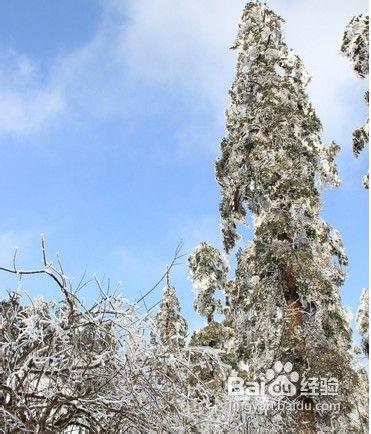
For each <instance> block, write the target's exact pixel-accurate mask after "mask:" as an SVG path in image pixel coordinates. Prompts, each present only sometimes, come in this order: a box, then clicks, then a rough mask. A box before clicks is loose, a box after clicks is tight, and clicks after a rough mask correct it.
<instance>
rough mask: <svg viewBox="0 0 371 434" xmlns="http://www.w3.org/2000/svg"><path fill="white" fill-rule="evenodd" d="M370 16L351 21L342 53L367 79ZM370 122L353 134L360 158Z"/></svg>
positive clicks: (358, 72)
mask: <svg viewBox="0 0 371 434" xmlns="http://www.w3.org/2000/svg"><path fill="white" fill-rule="evenodd" d="M368 51H369V16H368V15H367V14H361V15H358V16H355V17H353V18H352V19H351V21H350V23H349V24H348V25H347V27H346V29H345V32H344V35H343V40H342V45H341V52H342V53H343V54H344V55H345V56H347V57H348V58H349V60H350V62H351V65H352V68H353V71H354V72H355V74H356V75H357V76H358V77H360V78H366V77H367V76H368V72H369V53H368ZM364 99H365V101H366V103H367V104H368V103H369V93H368V91H367V92H366V93H365V97H364ZM368 129H369V121H368V118H367V119H366V122H365V123H364V124H363V125H362V126H361V127H359V128H357V129H356V130H355V131H354V132H353V153H354V155H355V156H356V157H358V156H359V154H360V152H361V151H362V149H363V148H364V147H365V145H366V144H367V143H368V141H369V131H368ZM363 184H364V186H365V188H368V184H369V175H368V174H367V175H366V176H365V177H364V178H363Z"/></svg>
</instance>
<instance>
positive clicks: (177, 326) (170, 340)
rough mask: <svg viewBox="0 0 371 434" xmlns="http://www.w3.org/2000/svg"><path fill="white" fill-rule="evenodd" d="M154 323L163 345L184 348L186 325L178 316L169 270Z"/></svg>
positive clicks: (176, 301) (177, 306) (178, 311)
mask: <svg viewBox="0 0 371 434" xmlns="http://www.w3.org/2000/svg"><path fill="white" fill-rule="evenodd" d="M155 323H156V325H157V328H158V330H159V333H160V336H159V337H160V339H161V342H162V343H163V344H164V345H166V346H168V347H169V348H174V349H179V348H183V347H184V345H185V341H184V339H185V336H186V334H187V323H186V321H185V319H184V318H183V317H182V316H181V315H180V303H179V300H178V297H177V295H176V290H175V288H174V286H172V285H171V284H170V275H169V270H168V271H167V274H166V286H165V287H164V289H163V292H162V301H161V304H160V310H159V312H158V313H157V315H156V316H155Z"/></svg>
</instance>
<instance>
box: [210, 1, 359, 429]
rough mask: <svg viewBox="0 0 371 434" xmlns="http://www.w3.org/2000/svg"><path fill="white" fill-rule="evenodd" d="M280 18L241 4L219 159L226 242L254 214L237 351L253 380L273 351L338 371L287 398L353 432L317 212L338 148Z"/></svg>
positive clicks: (325, 237) (344, 346)
mask: <svg viewBox="0 0 371 434" xmlns="http://www.w3.org/2000/svg"><path fill="white" fill-rule="evenodd" d="M282 23H283V20H282V19H281V18H280V17H279V16H277V15H276V14H275V13H274V12H273V11H271V10H270V9H269V8H268V6H267V5H266V4H265V3H263V2H260V1H251V2H249V3H248V4H247V5H246V7H245V9H244V11H243V15H242V18H241V22H240V24H239V27H238V34H237V38H236V42H235V44H234V46H233V48H234V49H235V50H236V51H237V55H238V58H237V65H236V78H235V80H234V82H233V84H232V88H231V90H230V96H231V104H230V106H229V108H228V109H227V112H226V117H227V124H226V128H227V136H226V138H225V139H224V140H223V141H222V143H221V151H222V154H221V156H220V158H219V159H218V161H217V163H216V177H217V180H218V182H219V184H220V186H221V190H222V201H221V205H220V212H221V217H222V235H223V239H224V245H225V248H226V250H227V251H230V250H231V249H232V248H233V247H234V246H235V244H236V242H237V240H238V238H239V235H238V234H237V225H236V223H238V222H240V223H242V224H245V223H246V214H247V213H248V212H250V213H251V214H252V216H253V223H254V238H253V240H252V242H251V243H250V244H249V245H248V246H247V247H246V248H244V249H240V250H239V251H238V253H237V263H238V265H237V271H236V279H235V282H234V284H233V285H232V287H231V288H232V289H231V292H230V304H231V307H232V309H231V313H232V314H233V324H232V325H233V327H234V329H235V334H236V354H237V358H238V360H239V361H240V366H241V367H243V368H245V369H246V370H247V375H248V376H249V377H250V378H251V379H252V380H254V381H255V379H256V378H258V375H259V374H260V373H261V372H264V371H266V370H267V369H269V368H271V367H272V365H273V364H274V362H275V361H277V360H278V361H282V362H288V361H289V362H291V363H292V365H293V366H294V367H295V370H296V371H298V372H299V374H300V375H301V376H302V377H307V378H308V377H328V376H333V377H336V378H338V380H339V382H340V393H339V394H338V395H337V396H331V397H323V396H313V397H303V396H299V394H298V395H296V396H294V399H297V400H299V401H302V402H303V403H304V404H310V405H308V407H310V409H309V410H305V409H304V410H298V411H297V415H296V422H297V424H298V427H299V428H298V429H309V430H311V431H310V432H315V431H318V430H319V431H321V430H325V431H326V430H329V429H335V430H336V428H335V427H338V428H337V429H339V430H340V427H341V429H346V430H348V432H350V431H352V430H353V429H355V430H362V423H363V418H364V417H366V415H367V411H364V412H363V413H362V402H360V401H361V397H360V393H359V390H360V389H358V386H360V385H361V384H364V377H363V374H362V373H360V372H359V370H356V369H354V368H353V358H352V355H351V353H350V349H351V332H350V328H349V324H348V321H347V316H346V314H345V312H344V310H343V308H342V306H341V303H340V297H339V286H340V285H341V284H342V283H343V280H344V271H343V266H344V265H346V262H347V258H346V256H345V253H344V250H343V245H342V241H341V238H340V235H339V233H338V232H337V231H336V230H334V229H333V228H331V227H330V226H329V225H328V224H327V223H326V222H324V221H323V220H322V219H321V217H320V208H321V201H320V187H321V186H323V185H325V184H329V185H331V186H336V185H338V184H339V178H338V174H337V170H336V167H335V164H334V157H335V155H336V152H337V151H338V146H337V145H336V144H335V143H331V144H330V145H328V146H326V145H325V144H323V143H322V141H321V138H320V134H321V123H320V121H319V119H318V118H317V116H316V114H315V112H314V109H313V107H312V105H311V103H310V101H309V98H308V95H307V91H306V86H307V84H308V82H309V76H308V74H307V72H306V70H305V68H304V66H303V64H302V62H301V60H300V58H299V57H298V56H296V55H295V54H294V53H293V51H292V50H290V49H289V48H288V47H287V46H286V44H285V41H284V37H283V33H282ZM318 402H332V403H335V402H339V403H340V404H341V407H342V409H343V411H342V414H341V415H338V414H331V413H320V412H316V411H315V410H314V408H315V404H317V403H318Z"/></svg>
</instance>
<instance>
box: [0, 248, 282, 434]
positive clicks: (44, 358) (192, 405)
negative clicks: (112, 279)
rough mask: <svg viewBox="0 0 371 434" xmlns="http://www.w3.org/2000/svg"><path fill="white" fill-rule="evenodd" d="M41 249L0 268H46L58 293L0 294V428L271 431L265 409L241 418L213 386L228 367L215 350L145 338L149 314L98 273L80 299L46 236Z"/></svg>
mask: <svg viewBox="0 0 371 434" xmlns="http://www.w3.org/2000/svg"><path fill="white" fill-rule="evenodd" d="M43 257H44V261H43V266H42V267H41V268H39V269H33V270H23V269H20V268H19V267H18V265H17V264H16V260H15V259H14V261H13V265H12V266H11V267H5V268H4V267H0V270H2V271H6V272H9V273H13V274H14V275H15V276H16V277H17V278H20V277H22V278H23V279H24V278H25V276H27V275H30V276H34V275H47V276H49V277H51V278H52V279H53V280H52V282H54V283H55V284H56V287H57V289H58V291H59V292H57V294H58V293H59V294H60V293H61V294H62V298H61V301H60V302H56V301H49V302H48V301H44V300H42V299H39V298H37V299H32V298H30V297H27V298H26V297H21V296H20V293H19V288H17V291H14V292H10V293H6V294H5V296H4V297H2V299H1V301H0V432H3V433H4V434H5V433H20V432H22V433H28V432H29V433H31V432H32V433H37V434H44V433H45V434H46V433H52V432H53V433H56V432H58V433H62V432H63V433H76V432H80V433H87V432H89V433H107V434H110V433H112V434H116V433H123V432H130V433H141V432H146V433H147V432H148V433H155V432H166V433H167V432H169V433H170V432H182V433H191V432H205V433H209V432H210V433H212V432H226V430H227V431H230V430H231V428H233V430H235V432H242V431H245V430H246V429H248V430H250V431H251V432H260V430H261V429H262V428H264V429H268V430H270V432H273V431H274V426H275V422H276V419H274V417H272V415H271V414H268V415H264V414H263V415H259V416H256V417H252V418H249V417H243V416H244V415H243V408H242V407H239V406H238V405H237V406H236V408H235V409H232V408H231V404H233V401H231V400H230V397H228V396H227V395H226V393H225V392H224V390H223V388H222V387H220V384H221V383H220V380H221V379H222V380H223V381H225V380H226V379H227V377H228V374H229V373H230V368H229V367H228V366H227V365H225V364H224V363H223V362H222V361H221V360H220V358H219V356H218V353H217V352H216V351H214V350H213V349H210V348H199V347H189V348H187V347H186V348H181V347H180V346H172V347H171V348H170V346H169V345H168V344H167V343H165V345H164V344H163V343H162V341H161V339H160V340H156V341H152V340H151V339H150V336H153V335H154V336H159V335H161V333H160V330H158V329H157V325H156V324H157V321H156V320H155V318H152V316H151V314H150V312H149V311H148V310H147V309H145V311H144V312H141V309H140V306H139V305H138V303H132V302H130V301H128V300H126V299H124V298H123V297H122V296H120V295H119V294H117V293H116V292H117V291H114V292H112V291H111V290H110V288H109V286H108V287H105V286H104V285H103V284H102V283H101V282H100V281H98V280H97V279H95V281H96V284H97V286H98V289H99V293H100V295H99V296H98V297H97V299H96V301H95V302H94V303H93V304H92V305H90V306H89V307H85V306H84V303H83V301H82V299H80V298H79V297H81V293H80V290H81V289H82V288H83V287H84V286H85V285H86V283H87V282H81V283H80V284H79V285H78V286H77V287H76V288H74V287H73V286H72V284H71V282H70V280H69V279H68V278H67V276H66V275H65V273H64V272H63V270H62V267H60V269H55V268H53V266H52V264H51V263H50V262H49V261H48V259H47V256H46V252H45V244H44V243H43ZM167 286H170V284H169V282H168V284H167ZM165 292H166V291H165ZM165 298H166V297H165ZM206 373H207V374H210V373H215V376H212V377H210V376H207V375H205V374H206ZM215 379H216V380H217V381H216V382H215ZM248 403H249V405H251V406H253V405H255V406H256V405H257V404H258V401H256V400H255V399H254V398H251V399H249V400H248Z"/></svg>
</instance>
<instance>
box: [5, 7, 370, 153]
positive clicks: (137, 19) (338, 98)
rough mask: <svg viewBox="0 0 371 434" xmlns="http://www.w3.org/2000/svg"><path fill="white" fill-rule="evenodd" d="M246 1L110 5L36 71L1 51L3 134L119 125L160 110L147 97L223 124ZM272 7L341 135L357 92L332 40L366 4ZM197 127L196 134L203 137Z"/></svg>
mask: <svg viewBox="0 0 371 434" xmlns="http://www.w3.org/2000/svg"><path fill="white" fill-rule="evenodd" d="M244 3H245V2H244V1H241V0H230V1H228V2H226V1H223V0H204V1H202V2H199V1H198V0H180V1H178V2H176V3H175V2H173V1H171V0H143V1H141V2H138V1H134V0H131V1H119V0H112V1H109V2H104V3H103V14H102V21H101V25H100V27H99V30H98V31H97V33H96V35H95V36H94V37H93V38H92V40H90V41H89V42H88V43H87V44H86V45H85V46H83V47H81V48H80V49H79V50H76V51H75V52H72V53H69V54H67V55H65V56H63V57H57V58H55V59H54V60H53V61H51V62H50V66H49V69H48V70H47V71H44V72H43V73H41V72H40V68H39V67H38V64H37V59H27V58H25V57H24V56H23V55H22V54H21V53H15V52H8V53H2V54H1V55H0V56H1V63H0V64H1V66H0V87H1V89H2V90H1V91H0V135H4V134H18V135H28V134H30V133H32V134H35V133H37V132H39V131H41V130H43V129H45V128H47V127H48V126H50V125H53V124H55V123H58V122H59V123H61V122H63V121H65V120H66V119H68V118H69V117H72V118H74V117H77V118H79V117H86V116H92V117H97V118H103V119H104V118H111V117H113V118H114V117H118V118H123V119H125V118H126V117H127V116H133V113H134V115H137V116H140V115H141V111H144V112H146V113H148V111H149V110H152V111H154V112H155V111H156V110H158V109H159V106H160V104H159V103H158V101H157V102H156V98H153V99H152V100H151V102H149V100H148V95H149V94H150V93H151V92H153V91H154V89H157V92H158V95H159V96H161V92H163V93H164V94H167V95H168V96H169V95H170V96H171V97H172V98H173V101H178V104H179V105H181V106H183V107H187V108H188V110H189V111H192V112H193V113H197V112H203V113H205V112H207V113H209V114H210V119H212V118H213V117H214V119H215V122H217V123H220V124H222V122H223V121H222V118H223V114H224V108H225V106H226V104H227V92H226V90H227V88H228V87H229V85H230V82H231V80H232V78H233V63H234V56H233V55H232V54H231V53H229V52H228V47H229V46H230V45H231V43H232V42H233V39H234V34H235V28H236V24H237V22H238V17H239V15H240V13H241V10H242V7H243V5H244ZM272 3H273V4H272V7H274V8H275V9H276V10H277V11H278V12H279V13H281V15H282V16H283V17H284V18H285V19H286V23H287V24H286V30H287V39H288V44H289V45H290V46H292V47H293V48H294V49H295V50H296V51H297V52H298V53H299V54H300V55H301V56H302V57H303V60H304V62H305V64H306V65H307V67H308V70H309V71H310V73H312V74H313V76H314V78H313V82H312V84H311V88H310V92H311V96H312V98H313V101H314V103H315V106H316V108H317V109H318V112H319V114H320V116H321V118H322V119H323V120H324V121H325V124H326V126H328V127H329V128H330V129H336V128H340V127H339V126H341V123H342V122H343V121H345V120H347V119H349V117H350V118H351V119H353V118H354V115H353V114H352V112H354V108H353V104H352V102H353V103H354V102H355V99H352V96H351V95H352V92H349V90H352V91H354V89H358V88H359V87H360V86H361V84H359V83H358V82H357V80H356V79H355V78H354V76H353V75H352V72H351V70H350V67H349V65H348V64H347V61H346V59H344V58H342V57H341V56H340V55H339V53H338V47H339V41H340V37H341V34H342V31H343V29H344V27H345V24H346V22H347V21H348V20H349V18H350V17H351V16H352V15H353V14H355V13H358V12H360V11H362V9H363V8H366V7H367V2H366V0H359V1H358V2H348V1H346V0H341V1H339V0H328V1H326V2H323V1H321V0H311V1H304V0H303V1H295V2H293V1H289V0H277V1H275V2H272ZM353 93H354V92H353ZM173 103H174V102H173ZM162 109H163V107H162ZM195 125H196V126H193V130H194V128H196V130H197V129H200V131H201V130H202V128H203V129H204V126H202V125H197V123H195ZM184 128H185V127H184V125H183V126H181V127H180V131H179V132H178V136H179V137H180V142H181V141H182V137H186V136H187V131H184ZM201 132H202V131H201ZM196 133H197V131H196ZM203 134H204V136H205V133H203ZM205 137H206V140H207V135H206V136H205ZM181 145H182V143H181Z"/></svg>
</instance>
